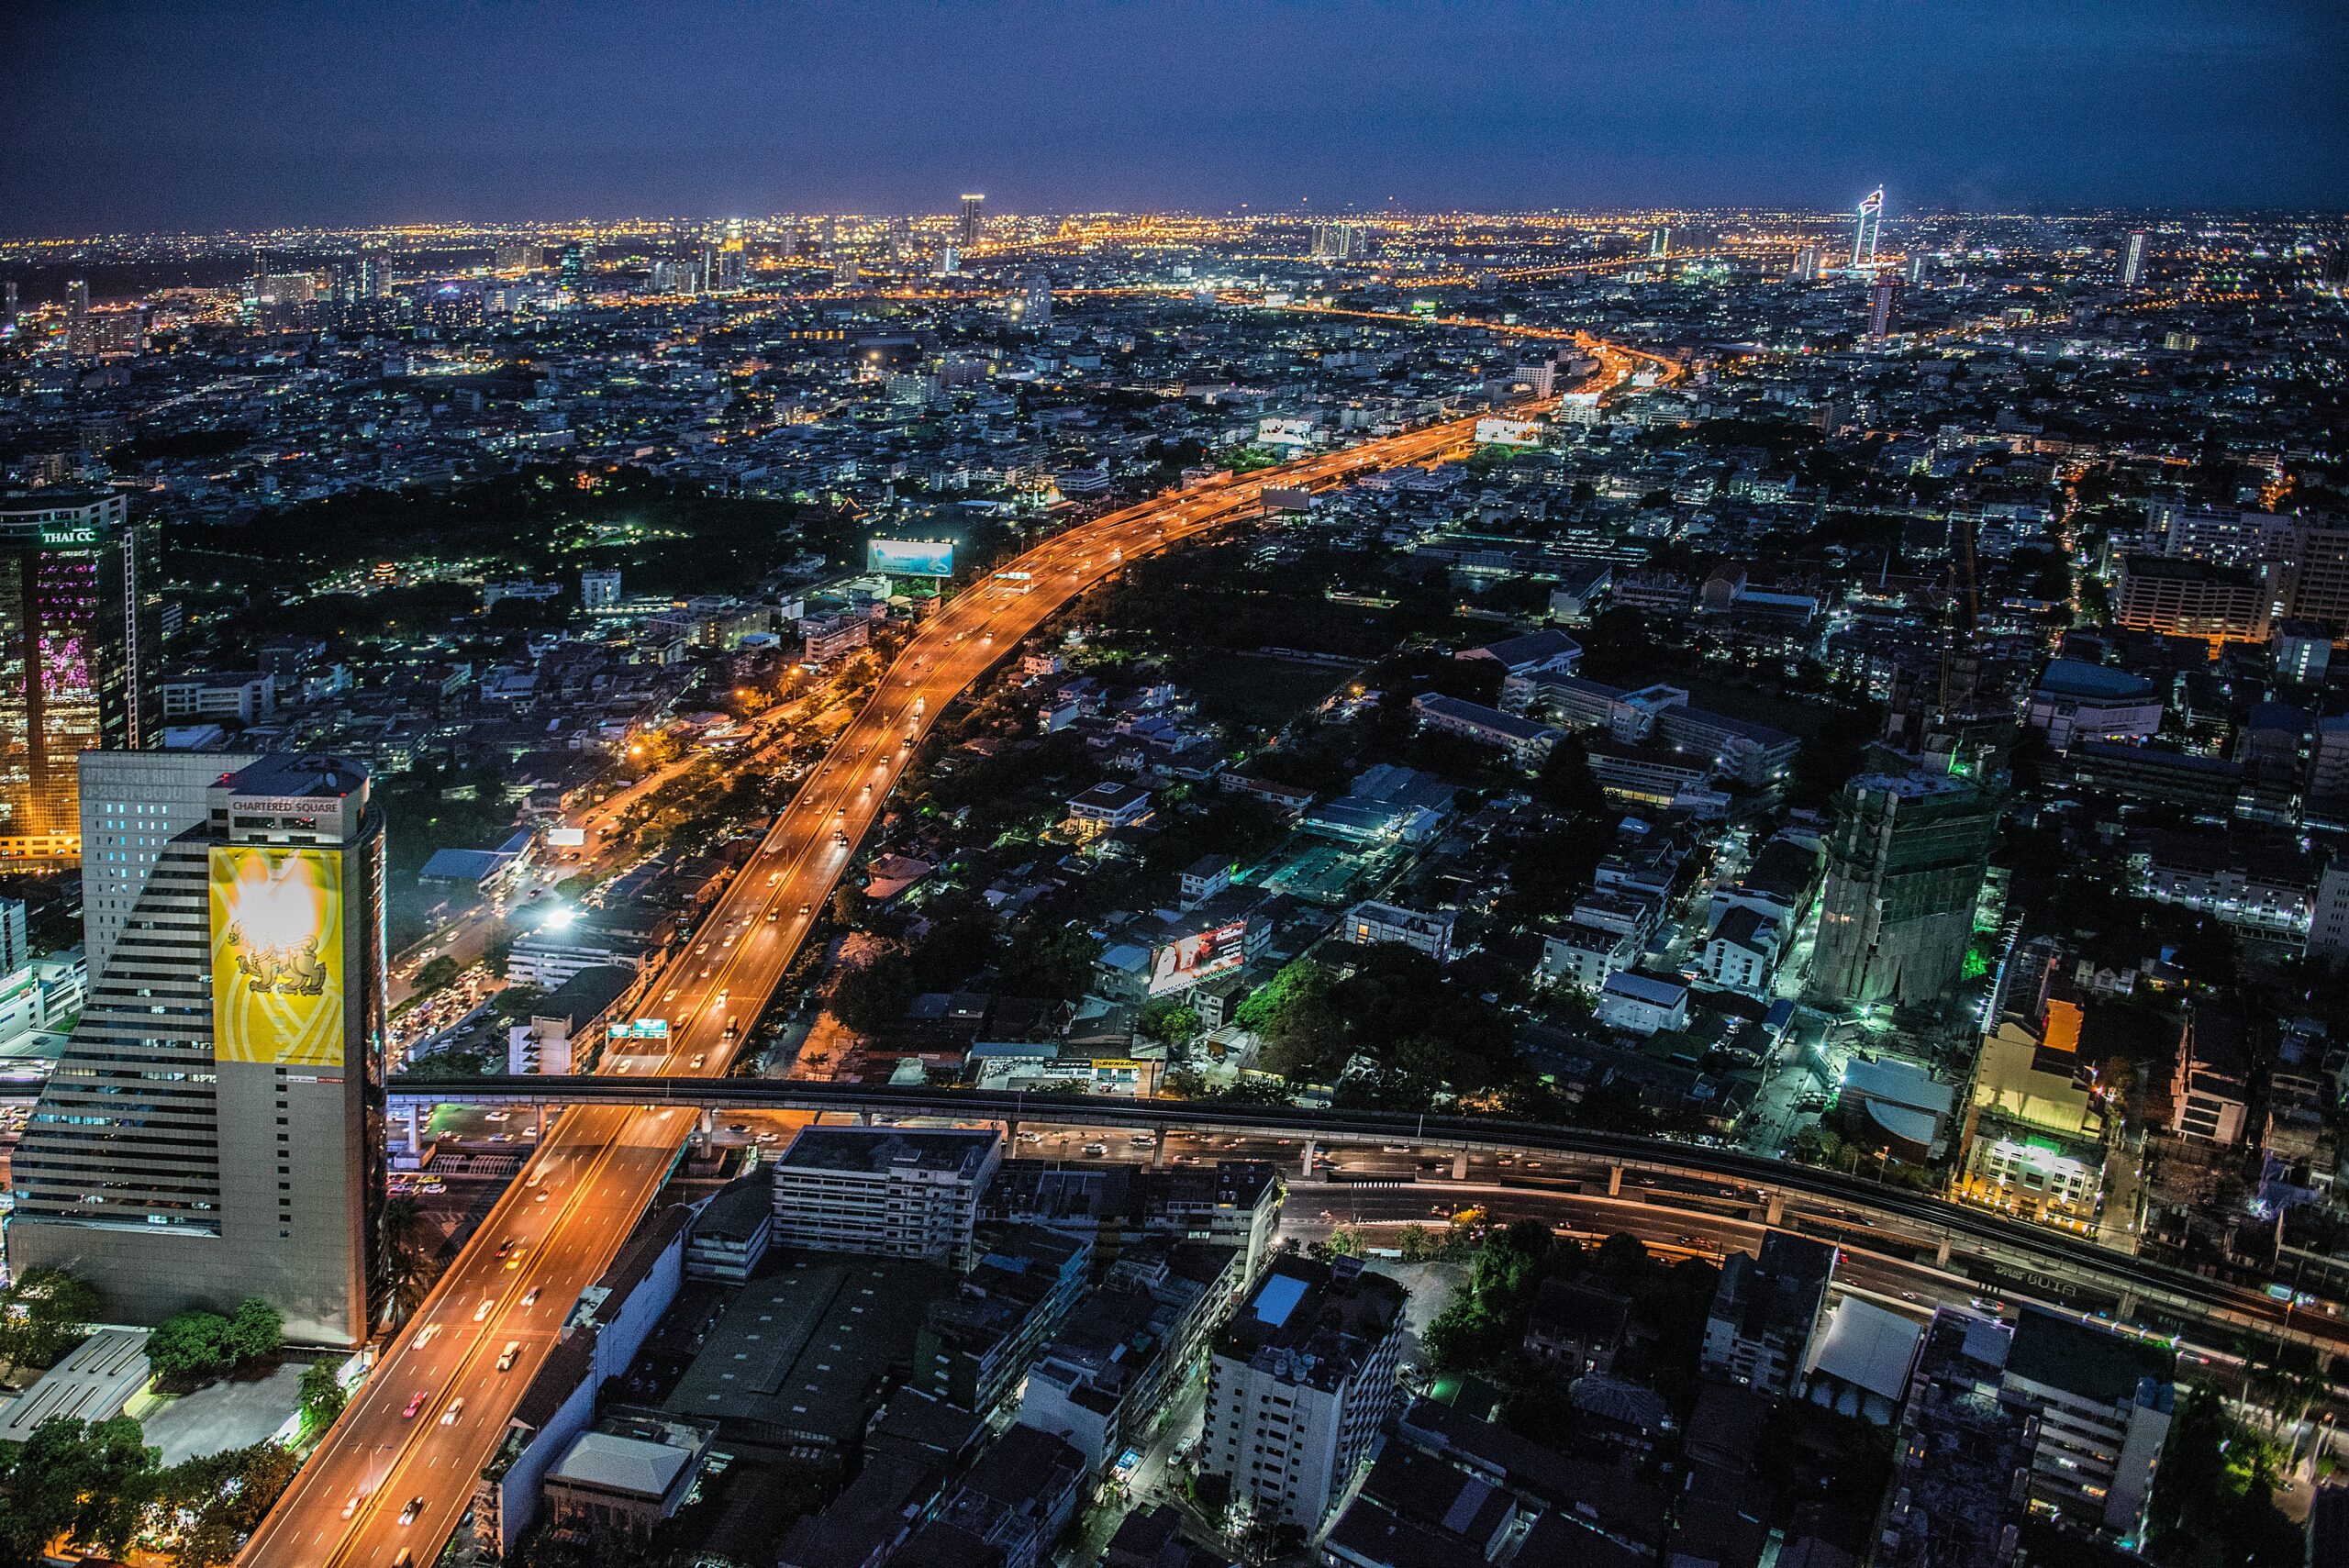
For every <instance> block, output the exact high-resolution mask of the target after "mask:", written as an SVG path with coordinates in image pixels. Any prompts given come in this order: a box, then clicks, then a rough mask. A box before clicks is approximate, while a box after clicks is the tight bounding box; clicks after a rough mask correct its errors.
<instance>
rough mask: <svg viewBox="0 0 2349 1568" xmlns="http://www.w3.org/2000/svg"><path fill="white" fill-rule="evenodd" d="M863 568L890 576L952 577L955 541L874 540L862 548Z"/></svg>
mask: <svg viewBox="0 0 2349 1568" xmlns="http://www.w3.org/2000/svg"><path fill="white" fill-rule="evenodd" d="M864 569H865V570H866V571H867V572H885V573H889V574H890V575H891V576H893V577H952V576H953V575H954V541H953V540H952V539H872V540H869V541H867V542H866V544H865V547H864Z"/></svg>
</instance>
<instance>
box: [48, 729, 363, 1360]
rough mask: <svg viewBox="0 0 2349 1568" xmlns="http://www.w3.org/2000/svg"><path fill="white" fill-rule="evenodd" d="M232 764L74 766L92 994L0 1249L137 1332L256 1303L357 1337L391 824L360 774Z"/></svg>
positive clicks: (302, 1326) (328, 1333) (105, 759)
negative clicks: (71, 1277)
mask: <svg viewBox="0 0 2349 1568" xmlns="http://www.w3.org/2000/svg"><path fill="white" fill-rule="evenodd" d="M224 762H226V763H227V764H228V767H229V768H230V769H231V770H233V771H229V772H223V771H222V768H223V763H224ZM238 762H239V759H231V758H222V757H220V756H218V755H217V754H206V753H200V752H145V753H122V752H111V751H101V752H93V753H90V754H88V755H87V756H86V757H85V758H84V759H83V785H82V787H83V803H84V804H83V817H84V819H85V820H86V821H87V822H88V824H89V830H90V835H91V838H92V841H93V849H94V851H95V849H97V848H98V847H100V846H101V845H103V847H104V848H105V850H106V851H107V853H106V858H105V859H104V860H103V861H100V860H99V859H97V858H95V854H94V856H93V858H92V859H91V860H90V861H88V862H85V868H84V874H83V885H84V888H85V896H84V901H83V921H84V927H85V936H86V937H87V938H88V939H89V943H90V949H91V951H92V953H93V955H94V961H93V963H92V968H91V976H90V1001H89V1005H88V1006H87V1007H86V1008H85V1009H84V1010H83V1014H82V1018H81V1021H80V1023H78V1024H77V1025H76V1026H75V1027H74V1030H73V1034H72V1038H71V1040H68V1041H67V1043H66V1047H65V1051H64V1054H63V1055H62V1056H61V1059H60V1060H59V1062H58V1064H57V1068H56V1070H55V1071H54V1072H53V1073H51V1074H50V1079H49V1082H48V1084H46V1085H45V1086H44V1087H43V1088H42V1090H41V1095H40V1100H39V1105H38V1106H36V1107H35V1109H34V1112H33V1116H32V1119H31V1120H30V1122H29V1123H28V1124H27V1126H26V1129H25V1135H24V1140H23V1142H22V1143H21V1144H20V1145H19V1146H18V1148H17V1153H16V1157H15V1159H14V1161H13V1162H12V1164H11V1177H10V1181H11V1186H12V1188H13V1191H14V1197H15V1205H16V1207H15V1210H14V1212H13V1213H12V1214H11V1215H10V1216H9V1218H8V1222H7V1252H8V1259H9V1262H10V1264H11V1266H12V1267H14V1268H16V1269H17V1270H20V1271H21V1270H23V1269H26V1268H28V1267H32V1266H34V1265H36V1264H50V1265H54V1266H57V1267H61V1268H65V1269H69V1270H71V1271H72V1272H73V1273H76V1274H79V1275H81V1276H82V1277H83V1278H84V1279H86V1280H88V1281H90V1282H91V1283H92V1284H95V1285H96V1286H97V1287H98V1288H99V1289H100V1290H101V1291H103V1292H105V1293H106V1300H107V1312H108V1315H109V1316H110V1317H113V1318H120V1319H123V1320H126V1321H130V1322H142V1323H153V1322H158V1321H161V1319H162V1318H167V1317H169V1316H170V1315H171V1314H173V1313H174V1312H177V1311H180V1310H183V1309H184V1308H186V1307H212V1308H215V1309H217V1310H226V1309H228V1308H230V1307H234V1306H235V1305H236V1304H237V1303H238V1302H239V1301H240V1300H242V1299H244V1298H245V1297H247V1296H260V1297H262V1299H264V1300H266V1301H268V1302H270V1303H271V1304H272V1305H273V1306H274V1307H277V1309H278V1310H279V1311H280V1312H281V1313H283V1314H284V1319H285V1331H286V1334H287V1336H288V1337H289V1338H290V1339H293V1340H296V1341H301V1342H308V1343H317V1344H333V1345H355V1344H357V1343H359V1342H361V1341H362V1340H364V1339H365V1338H366V1337H367V1334H368V1331H369V1329H370V1328H371V1327H372V1325H373V1321H374V1319H375V1318H376V1316H377V1315H378V1313H379V1311H380V1308H381V1307H382V1304H383V1296H384V1270H383V1266H382V1264H383V1251H382V1247H381V1244H380V1243H381V1232H382V1227H383V1202H384V916H383V909H384V854H383V845H384V824H383V817H382V813H381V811H380V809H378V808H377V807H376V806H374V805H373V803H372V800H371V797H370V794H369V780H368V775H367V770H366V769H365V768H364V767H362V766H361V765H359V764H358V763H355V762H347V761H344V760H342V759H339V758H333V757H321V756H295V755H284V756H271V757H262V758H259V759H253V760H244V761H243V765H241V766H239V765H238Z"/></svg>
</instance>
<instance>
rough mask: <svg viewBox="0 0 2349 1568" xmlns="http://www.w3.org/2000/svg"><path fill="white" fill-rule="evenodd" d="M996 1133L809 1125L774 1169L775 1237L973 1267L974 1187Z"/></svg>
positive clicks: (981, 1179) (994, 1162)
mask: <svg viewBox="0 0 2349 1568" xmlns="http://www.w3.org/2000/svg"><path fill="white" fill-rule="evenodd" d="M1002 1163H1003V1147H1002V1135H1001V1134H999V1133H996V1132H995V1131H992V1130H988V1131H976V1130H967V1129H959V1128H894V1127H807V1128H802V1129H800V1130H799V1134H798V1136H797V1137H796V1138H794V1139H793V1140H791V1147H790V1148H788V1149H786V1150H785V1151H784V1153H783V1158H782V1159H781V1160H780V1161H778V1162H776V1163H775V1168H774V1242H775V1244H776V1245H778V1246H783V1247H807V1248H813V1249H816V1250H818V1251H828V1252H869V1253H873V1254H874V1255H876V1256H879V1257H885V1258H920V1259H924V1260H926V1261H928V1262H935V1263H944V1264H947V1265H949V1266H951V1267H953V1268H958V1269H967V1268H969V1267H970V1266H971V1262H972V1248H971V1230H972V1227H973V1226H974V1224H975V1223H976V1221H977V1218H978V1206H979V1193H980V1191H981V1190H982V1189H983V1188H985V1185H986V1184H987V1182H988V1180H989V1179H990V1178H992V1177H993V1176H994V1174H995V1173H996V1167H997V1166H999V1165H1001V1164H1002Z"/></svg>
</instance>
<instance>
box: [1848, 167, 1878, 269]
mask: <svg viewBox="0 0 2349 1568" xmlns="http://www.w3.org/2000/svg"><path fill="white" fill-rule="evenodd" d="M1859 219H1860V222H1859V227H1858V228H1854V230H1853V231H1852V265H1854V267H1872V266H1874V265H1876V237H1877V234H1878V232H1879V231H1880V230H1881V229H1882V228H1883V227H1884V187H1883V186H1882V185H1878V186H1877V187H1876V189H1875V190H1873V191H1870V192H1869V193H1868V194H1867V195H1866V197H1865V199H1864V200H1862V201H1861V203H1860V211H1859Z"/></svg>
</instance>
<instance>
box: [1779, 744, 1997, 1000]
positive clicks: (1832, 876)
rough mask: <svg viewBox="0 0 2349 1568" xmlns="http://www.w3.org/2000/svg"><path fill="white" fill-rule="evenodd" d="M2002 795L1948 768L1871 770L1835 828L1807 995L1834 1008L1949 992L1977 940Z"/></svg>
mask: <svg viewBox="0 0 2349 1568" xmlns="http://www.w3.org/2000/svg"><path fill="white" fill-rule="evenodd" d="M1997 831H1998V801H1997V799H1996V798H1995V797H1994V796H1993V795H1990V794H1988V793H1987V792H1986V791H1984V790H1983V789H1981V788H1978V787H1977V786H1976V785H1974V784H1968V783H1966V782H1965V781H1964V780H1962V779H1958V778H1953V777H1949V776H1947V775H1933V774H1928V773H1862V774H1860V775H1859V776H1858V777H1856V778H1854V779H1853V780H1852V781H1851V783H1849V784H1845V785H1844V786H1843V794H1842V797H1841V798H1840V799H1839V800H1838V801H1837V802H1836V807H1835V821H1834V826H1833V827H1832V828H1831V829H1830V831H1829V833H1828V838H1827V882H1826V887H1825V891H1824V892H1823V893H1822V894H1821V895H1820V914H1819V938H1818V948H1817V951H1816V956H1815V957H1814V959H1813V961H1812V964H1811V975H1810V995H1811V996H1812V997H1813V998H1814V999H1817V1000H1822V1001H1828V1002H1831V1003H1833V1004H1835V1005H1837V1006H1871V1005H1873V1004H1876V1003H1878V1002H1888V1003H1891V1004H1892V1005H1894V1006H1919V1005H1924V1004H1930V1003H1933V1002H1938V1001H1941V1000H1943V999H1944V998H1945V997H1946V996H1947V995H1949V993H1950V991H1951V989H1952V988H1953V987H1954V986H1955V985H1956V984H1957V982H1958V977H1959V974H1960V973H1961V972H1962V971H1963V969H1964V966H1965V952H1966V948H1967V945H1968V944H1969V943H1970V942H1971V941H1972V940H1973V938H1974V905H1975V900H1976V896H1977V895H1979V894H1980V892H1981V890H1982V873H1983V870H1984V868H1985V867H1986V866H1987V864H1988V863H1989V855H1990V842H1991V840H1992V839H1993V838H1994V837H1996V835H1997Z"/></svg>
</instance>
